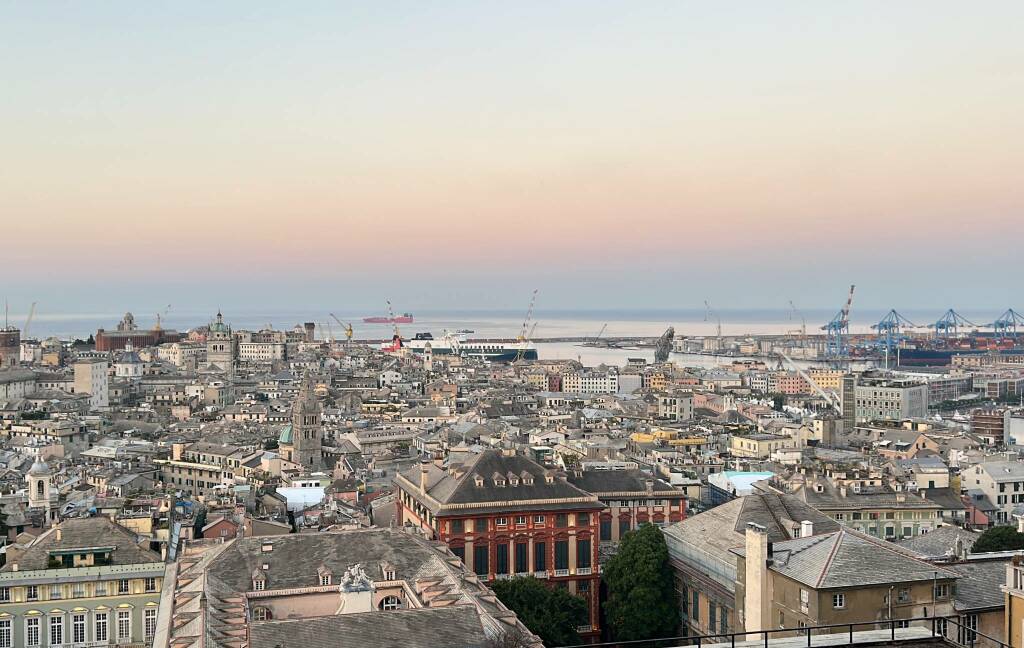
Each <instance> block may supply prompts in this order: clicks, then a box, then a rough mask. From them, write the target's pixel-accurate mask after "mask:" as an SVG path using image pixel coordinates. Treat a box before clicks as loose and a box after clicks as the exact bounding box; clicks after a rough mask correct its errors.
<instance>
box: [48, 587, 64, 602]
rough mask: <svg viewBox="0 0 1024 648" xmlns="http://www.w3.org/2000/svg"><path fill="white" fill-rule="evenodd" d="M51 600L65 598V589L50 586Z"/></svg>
mask: <svg viewBox="0 0 1024 648" xmlns="http://www.w3.org/2000/svg"><path fill="white" fill-rule="evenodd" d="M50 598H51V599H59V598H64V587H63V586H62V585H50Z"/></svg>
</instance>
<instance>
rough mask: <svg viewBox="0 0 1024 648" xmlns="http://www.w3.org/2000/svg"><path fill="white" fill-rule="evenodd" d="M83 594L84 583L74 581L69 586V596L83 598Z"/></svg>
mask: <svg viewBox="0 0 1024 648" xmlns="http://www.w3.org/2000/svg"><path fill="white" fill-rule="evenodd" d="M84 596H85V583H75V584H73V585H72V586H71V598H83V597H84Z"/></svg>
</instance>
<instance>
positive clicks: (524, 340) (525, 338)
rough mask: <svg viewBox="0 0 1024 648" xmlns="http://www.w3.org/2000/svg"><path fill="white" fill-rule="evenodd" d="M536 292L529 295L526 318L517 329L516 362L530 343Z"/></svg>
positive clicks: (535, 289) (521, 357)
mask: <svg viewBox="0 0 1024 648" xmlns="http://www.w3.org/2000/svg"><path fill="white" fill-rule="evenodd" d="M537 290H538V289H537V288H534V289H533V293H532V294H531V295H530V307H529V308H527V309H526V317H525V318H523V326H522V328H521V329H519V336H518V337H517V338H516V341H517V342H518V343H519V345H518V347H519V348H518V349H516V361H517V362H518V361H519V360H522V359H523V354H524V353H526V347H527V346H528V345H529V343H530V333H531V331H530V320H532V319H533V306H534V304H536V303H537ZM602 330H603V329H602Z"/></svg>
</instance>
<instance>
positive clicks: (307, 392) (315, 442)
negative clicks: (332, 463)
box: [292, 372, 324, 472]
mask: <svg viewBox="0 0 1024 648" xmlns="http://www.w3.org/2000/svg"><path fill="white" fill-rule="evenodd" d="M314 387H315V384H314V382H313V376H312V374H310V373H308V372H307V373H306V375H305V376H304V377H303V379H302V387H300V388H299V394H298V396H296V397H295V403H294V404H293V405H292V448H293V452H292V461H294V462H295V463H297V464H301V465H302V467H303V468H304V469H305V470H307V471H308V472H317V471H319V470H322V469H323V434H324V430H323V424H322V423H321V417H320V414H321V407H320V401H318V400H317V399H316V394H315V393H314V392H313V390H314Z"/></svg>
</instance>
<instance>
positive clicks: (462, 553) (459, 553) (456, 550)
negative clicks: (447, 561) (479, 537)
mask: <svg viewBox="0 0 1024 648" xmlns="http://www.w3.org/2000/svg"><path fill="white" fill-rule="evenodd" d="M452 553H453V554H455V557H456V558H458V559H459V560H461V561H462V564H466V548H465V547H452Z"/></svg>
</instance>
